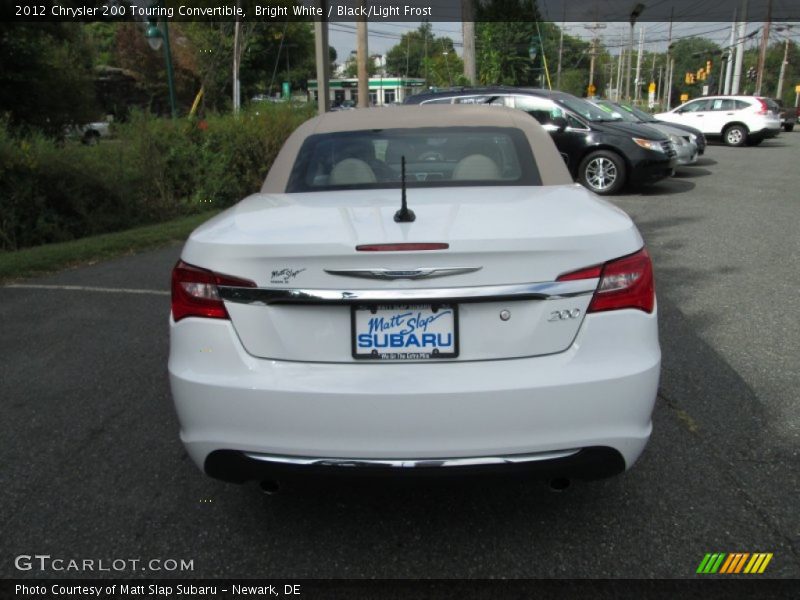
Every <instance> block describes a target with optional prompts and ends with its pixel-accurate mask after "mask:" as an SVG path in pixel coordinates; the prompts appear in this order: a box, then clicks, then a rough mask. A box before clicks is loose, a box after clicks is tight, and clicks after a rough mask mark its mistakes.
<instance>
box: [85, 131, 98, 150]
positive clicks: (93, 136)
mask: <svg viewBox="0 0 800 600" xmlns="http://www.w3.org/2000/svg"><path fill="white" fill-rule="evenodd" d="M99 142H100V134H99V133H97V132H96V131H95V130H94V129H90V130H88V131H87V132H86V133H84V134H83V143H84V144H86V145H87V146H94V145H95V144H98V143H99Z"/></svg>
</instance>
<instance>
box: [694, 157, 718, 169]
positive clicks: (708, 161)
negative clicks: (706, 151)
mask: <svg viewBox="0 0 800 600" xmlns="http://www.w3.org/2000/svg"><path fill="white" fill-rule="evenodd" d="M716 164H718V163H717V161H715V160H714V159H713V158H708V157H707V156H701V157H700V158H698V159H697V162H695V163H694V164H693V165H687V166H688V167H711V166H713V165H716Z"/></svg>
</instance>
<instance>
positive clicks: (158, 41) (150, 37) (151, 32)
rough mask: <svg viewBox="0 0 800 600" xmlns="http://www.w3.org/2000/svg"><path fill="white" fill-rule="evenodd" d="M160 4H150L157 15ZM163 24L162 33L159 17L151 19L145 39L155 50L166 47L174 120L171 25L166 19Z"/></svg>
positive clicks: (165, 54)
mask: <svg viewBox="0 0 800 600" xmlns="http://www.w3.org/2000/svg"><path fill="white" fill-rule="evenodd" d="M160 4H161V2H160V0H154V1H153V2H152V3H151V4H150V7H151V8H153V9H155V10H154V12H155V13H156V14H158V12H159V11H158V8H159V6H160ZM163 23H164V29H163V31H162V30H161V28H160V27H159V26H158V17H155V18H153V19H151V20H150V26H149V27H148V28H147V31H146V32H145V34H144V37H145V38H147V43H148V44H149V45H150V47H151V48H152V49H153V50H158V49H159V48H160V47H161V45H162V44H163V45H164V62H165V63H166V65H167V86H168V87H169V106H170V111H171V113H172V118H173V119H174V118H175V117H176V116H178V108H177V103H176V102H175V75H174V73H173V71H172V51H171V50H170V47H169V24H168V23H167V19H164V20H163Z"/></svg>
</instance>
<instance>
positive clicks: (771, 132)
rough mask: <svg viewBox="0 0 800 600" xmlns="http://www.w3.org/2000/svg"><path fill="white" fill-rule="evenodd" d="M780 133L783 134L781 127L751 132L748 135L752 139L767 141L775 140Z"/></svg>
mask: <svg viewBox="0 0 800 600" xmlns="http://www.w3.org/2000/svg"><path fill="white" fill-rule="evenodd" d="M780 132H781V127H777V128H772V127H769V128H764V129H759V130H758V131H751V132H750V133H749V134H748V136H749V137H751V138H756V139H762V140H766V139H769V138H774V137H775V136H776V135H778V134H779V133H780Z"/></svg>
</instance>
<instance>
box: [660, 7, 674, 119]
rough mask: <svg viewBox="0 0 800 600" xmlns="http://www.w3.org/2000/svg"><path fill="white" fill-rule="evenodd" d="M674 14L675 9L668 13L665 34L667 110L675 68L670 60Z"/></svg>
mask: <svg viewBox="0 0 800 600" xmlns="http://www.w3.org/2000/svg"><path fill="white" fill-rule="evenodd" d="M674 14H675V8H671V9H670V11H669V33H668V34H667V64H666V65H665V68H666V70H667V72H666V73H665V74H664V80H665V82H666V85H665V86H664V96H663V97H664V104H665V105H666V107H667V110H669V109H670V107H671V104H672V69H673V68H674V67H675V61H674V60H673V59H672V18H673V16H674Z"/></svg>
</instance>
